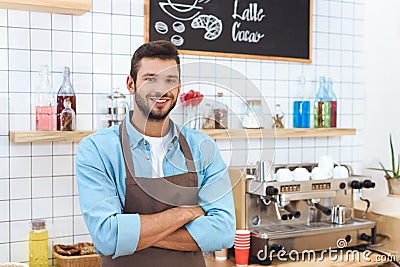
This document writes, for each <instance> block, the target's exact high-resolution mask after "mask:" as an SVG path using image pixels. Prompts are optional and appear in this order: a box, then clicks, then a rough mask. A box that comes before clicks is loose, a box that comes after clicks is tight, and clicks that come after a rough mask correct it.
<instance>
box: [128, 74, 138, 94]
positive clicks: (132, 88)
mask: <svg viewBox="0 0 400 267" xmlns="http://www.w3.org/2000/svg"><path fill="white" fill-rule="evenodd" d="M135 87H136V86H135V82H134V81H133V78H132V77H131V75H128V77H126V88H127V89H128V91H129V93H131V94H132V95H133V94H135V93H136V88H135Z"/></svg>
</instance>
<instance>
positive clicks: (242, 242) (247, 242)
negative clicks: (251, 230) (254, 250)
mask: <svg viewBox="0 0 400 267" xmlns="http://www.w3.org/2000/svg"><path fill="white" fill-rule="evenodd" d="M234 243H235V244H250V240H249V241H237V240H235V242H234Z"/></svg>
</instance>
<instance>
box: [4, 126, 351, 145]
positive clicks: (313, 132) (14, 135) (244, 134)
mask: <svg viewBox="0 0 400 267" xmlns="http://www.w3.org/2000/svg"><path fill="white" fill-rule="evenodd" d="M199 131H200V132H202V133H204V134H207V135H209V136H211V138H213V139H239V138H301V137H328V136H344V135H355V134H356V129H354V128H318V129H314V128H310V129H300V128H296V129H276V130H275V129H248V130H244V129H235V130H222V129H221V130H220V129H212V130H203V129H202V130H199ZM92 133H94V131H33V132H13V131H11V132H10V141H11V142H14V143H38V142H42V143H43V142H79V141H81V140H82V139H83V138H84V137H86V136H88V135H89V134H92Z"/></svg>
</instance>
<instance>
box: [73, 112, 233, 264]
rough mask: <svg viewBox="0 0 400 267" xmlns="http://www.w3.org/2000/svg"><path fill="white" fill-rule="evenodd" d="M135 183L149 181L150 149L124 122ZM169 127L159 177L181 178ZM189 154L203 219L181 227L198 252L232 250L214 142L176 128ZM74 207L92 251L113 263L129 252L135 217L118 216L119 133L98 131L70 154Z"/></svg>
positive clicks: (228, 206)
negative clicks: (73, 171)
mask: <svg viewBox="0 0 400 267" xmlns="http://www.w3.org/2000/svg"><path fill="white" fill-rule="evenodd" d="M126 122H127V124H126V126H127V132H128V136H129V145H130V148H131V151H132V158H133V162H134V166H135V176H136V177H146V178H151V176H152V159H151V151H150V144H149V142H147V141H146V140H145V138H144V136H143V135H142V134H141V133H139V132H138V131H137V130H136V129H135V128H134V127H133V125H132V124H131V123H130V121H129V119H128V116H127V119H126ZM174 125H175V124H174V123H173V122H172V121H171V124H170V127H172V129H173V138H172V140H171V142H170V143H169V144H168V147H167V149H166V157H165V158H164V160H163V165H162V166H163V171H164V175H165V176H171V175H176V174H181V173H185V172H187V166H186V162H185V158H184V156H183V153H182V151H181V149H180V145H179V141H178V131H177V130H176V127H175V126H174ZM180 130H181V132H182V134H183V136H185V138H186V140H187V142H188V144H189V147H190V149H191V152H192V155H193V160H194V162H195V166H196V170H197V174H198V186H199V191H198V199H199V205H200V206H201V207H202V208H203V210H204V212H205V213H206V216H201V217H199V218H197V219H195V220H194V221H191V222H189V223H187V224H186V225H185V227H186V229H187V230H188V232H189V233H190V235H191V236H192V237H193V239H194V240H195V241H196V243H197V245H198V246H199V247H200V249H201V250H202V251H214V250H221V249H222V248H229V247H231V246H232V245H233V240H234V235H235V228H236V226H235V211H234V205H233V198H232V193H231V183H230V180H229V175H228V171H227V166H226V164H225V162H224V161H223V160H222V158H221V155H220V153H219V151H218V148H217V145H216V144H215V142H214V141H213V140H212V139H211V138H210V137H209V136H207V135H204V134H202V133H199V132H197V131H194V130H192V129H189V128H186V127H180ZM76 178H77V182H78V189H79V198H80V205H81V210H82V214H83V217H84V219H85V222H86V225H87V227H88V230H89V232H90V234H91V236H92V239H93V242H94V244H95V248H96V250H97V251H98V252H99V253H100V254H101V255H112V256H113V257H114V258H115V257H119V256H123V255H129V254H132V253H134V252H135V250H136V247H137V244H138V241H139V235H140V216H139V214H123V209H124V204H125V194H126V185H125V178H126V172H125V165H124V159H123V154H122V149H121V143H120V139H119V127H118V126H112V127H110V128H107V129H102V130H99V131H97V132H96V133H94V134H92V135H90V136H88V137H86V138H85V139H83V140H82V141H81V143H80V144H79V147H78V151H77V154H76Z"/></svg>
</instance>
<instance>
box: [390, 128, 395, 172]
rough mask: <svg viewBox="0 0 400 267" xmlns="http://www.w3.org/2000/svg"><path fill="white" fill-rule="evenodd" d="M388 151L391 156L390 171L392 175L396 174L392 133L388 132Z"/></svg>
mask: <svg viewBox="0 0 400 267" xmlns="http://www.w3.org/2000/svg"><path fill="white" fill-rule="evenodd" d="M389 139H390V153H391V156H392V171H393V176H395V175H396V158H395V157H394V148H393V141H392V134H390V138H389Z"/></svg>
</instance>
